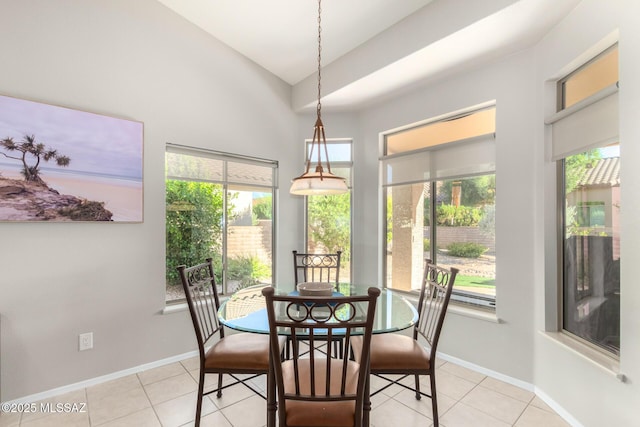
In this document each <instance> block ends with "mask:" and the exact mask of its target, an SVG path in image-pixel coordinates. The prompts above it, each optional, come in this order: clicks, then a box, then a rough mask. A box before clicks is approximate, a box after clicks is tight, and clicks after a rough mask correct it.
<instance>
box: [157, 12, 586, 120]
mask: <svg viewBox="0 0 640 427" xmlns="http://www.w3.org/2000/svg"><path fill="white" fill-rule="evenodd" d="M158 1H160V2H161V3H163V4H164V5H165V6H167V7H169V8H170V9H172V10H174V11H175V12H176V13H178V14H180V15H182V16H183V17H184V18H185V19H187V20H188V21H190V22H192V23H193V24H195V25H197V26H198V27H200V28H202V29H203V30H204V31H206V32H208V33H210V34H211V35H212V36H213V37H215V38H217V39H218V40H220V41H222V42H223V43H225V44H227V45H228V46H230V47H231V48H233V49H235V50H236V51H238V52H239V53H241V54H242V55H244V56H246V57H247V58H249V59H251V60H252V61H254V62H256V63H257V64H259V65H260V66H262V67H264V68H265V69H267V70H268V71H270V72H271V73H273V74H275V75H276V76H278V77H280V78H281V79H282V80H284V81H285V82H287V83H289V84H290V85H292V87H293V91H292V107H293V108H294V109H295V110H296V111H303V110H305V109H308V108H311V107H313V106H314V105H315V98H316V95H317V75H316V73H317V55H318V52H317V43H318V41H317V37H318V28H317V26H318V23H317V15H318V3H317V1H316V0H158ZM579 2H580V0H473V1H469V0H324V1H323V2H322V93H323V98H322V104H323V108H330V109H335V110H337V109H342V110H344V109H354V108H358V107H360V106H362V105H364V104H365V103H371V102H375V101H377V100H380V99H384V97H385V96H388V95H389V94H390V93H397V92H398V91H403V90H409V89H410V88H411V87H413V86H415V85H416V84H423V83H424V82H428V81H432V80H434V79H437V78H440V77H442V76H443V75H445V74H448V73H451V72H455V71H459V70H461V69H465V68H468V67H472V66H474V65H477V64H480V63H482V62H486V61H490V60H491V59H494V58H496V57H499V56H502V55H506V54H509V53H512V52H516V51H518V50H522V49H525V48H527V47H530V46H531V45H533V44H534V43H536V42H537V41H538V40H540V38H542V37H543V36H544V34H546V32H547V31H549V29H550V28H552V27H553V26H554V25H555V24H556V23H557V22H558V21H559V20H560V19H562V18H563V17H564V16H565V15H566V14H567V13H569V11H571V9H573V8H574V7H575V6H576V5H577V4H578V3H579Z"/></svg>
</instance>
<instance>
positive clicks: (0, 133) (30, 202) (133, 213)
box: [0, 95, 143, 222]
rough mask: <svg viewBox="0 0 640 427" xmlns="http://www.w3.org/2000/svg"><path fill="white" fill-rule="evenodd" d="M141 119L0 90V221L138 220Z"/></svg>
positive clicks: (139, 213)
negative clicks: (62, 104) (102, 112)
mask: <svg viewBox="0 0 640 427" xmlns="http://www.w3.org/2000/svg"><path fill="white" fill-rule="evenodd" d="M142 160H143V124H142V123H141V122H138V121H135V120H127V119H122V118H116V117H111V116H107V115H101V114H95V113H90V112H86V111H79V110H75V109H71V108H65V107H60V106H55V105H50V104H45V103H40V102H34V101H29V100H24V99H18V98H13V97H9V96H2V95H0V221H53V222H58V221H109V222H142V220H143V183H142Z"/></svg>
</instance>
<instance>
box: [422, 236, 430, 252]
mask: <svg viewBox="0 0 640 427" xmlns="http://www.w3.org/2000/svg"><path fill="white" fill-rule="evenodd" d="M423 246H424V249H423V250H424V252H429V251H430V250H431V240H429V239H424V241H423Z"/></svg>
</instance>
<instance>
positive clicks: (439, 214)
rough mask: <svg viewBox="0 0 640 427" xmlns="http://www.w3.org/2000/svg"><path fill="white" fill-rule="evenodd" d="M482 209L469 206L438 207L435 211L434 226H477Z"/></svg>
mask: <svg viewBox="0 0 640 427" xmlns="http://www.w3.org/2000/svg"><path fill="white" fill-rule="evenodd" d="M480 219H482V209H481V208H474V207H470V206H458V207H455V206H454V205H440V206H438V207H437V209H436V224H438V225H441V226H449V227H465V226H466V227H470V226H477V225H478V224H479V223H480Z"/></svg>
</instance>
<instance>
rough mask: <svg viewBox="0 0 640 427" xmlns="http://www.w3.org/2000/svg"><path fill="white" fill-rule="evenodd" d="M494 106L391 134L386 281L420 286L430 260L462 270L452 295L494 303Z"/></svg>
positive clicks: (385, 163) (386, 168)
mask: <svg viewBox="0 0 640 427" xmlns="http://www.w3.org/2000/svg"><path fill="white" fill-rule="evenodd" d="M495 111H496V110H495V107H494V106H490V107H487V108H484V109H478V110H472V111H470V112H467V113H465V114H461V115H455V116H451V117H447V118H446V119H443V120H436V121H430V122H427V123H426V124H423V125H420V126H414V127H411V128H409V129H406V130H402V131H400V132H397V133H394V134H390V135H387V136H386V137H385V156H384V157H383V158H382V159H381V167H382V174H383V186H384V188H385V191H384V194H385V205H384V206H385V207H386V208H385V210H386V218H387V220H386V225H385V228H386V229H385V235H386V248H385V249H386V250H385V253H386V257H385V260H384V264H385V272H386V286H387V287H389V288H392V289H398V290H405V291H416V290H418V289H420V285H421V281H422V273H423V270H424V259H425V258H429V259H431V260H432V261H434V262H436V263H438V264H440V265H443V266H449V267H456V268H458V269H459V270H460V273H459V274H458V276H457V278H456V284H455V286H454V294H453V297H452V298H453V300H454V301H457V302H460V303H469V304H474V305H478V306H482V307H485V308H493V307H495V295H496V287H495V277H496V271H495V221H494V218H495V147H494V145H495V144H494V139H495V137H494V133H495Z"/></svg>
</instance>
